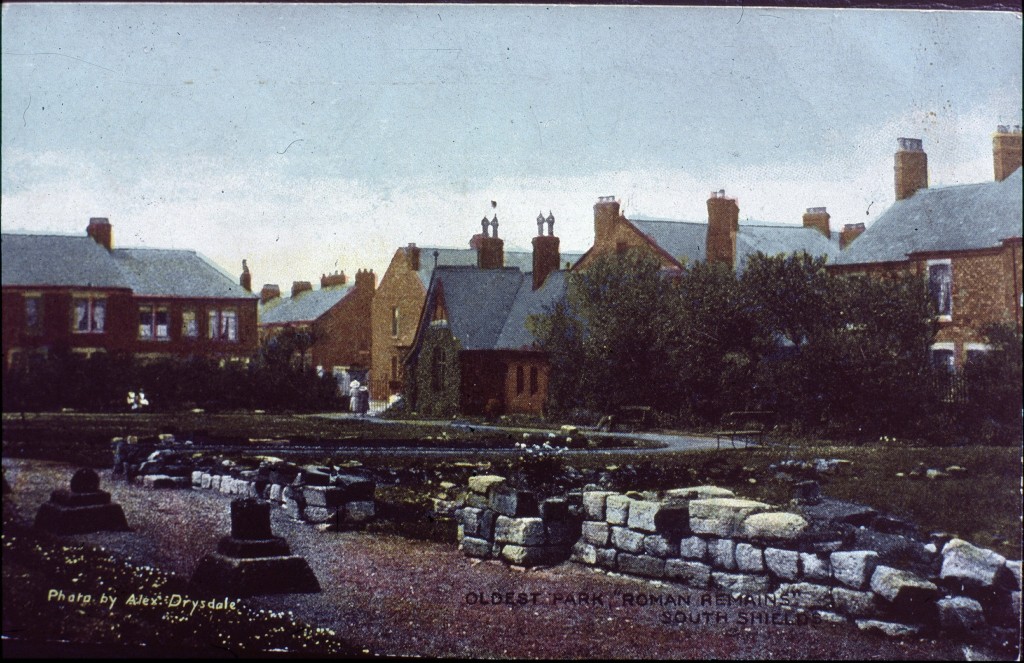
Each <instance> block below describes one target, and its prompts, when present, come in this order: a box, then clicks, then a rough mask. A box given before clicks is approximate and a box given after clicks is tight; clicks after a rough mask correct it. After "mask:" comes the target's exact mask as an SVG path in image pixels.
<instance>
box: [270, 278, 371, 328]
mask: <svg viewBox="0 0 1024 663" xmlns="http://www.w3.org/2000/svg"><path fill="white" fill-rule="evenodd" d="M353 287H355V286H354V285H353V284H346V285H339V286H332V287H330V288H320V289H319V290H307V291H306V292H300V293H299V294H298V295H297V296H295V297H285V298H283V299H281V298H279V299H275V300H271V301H270V302H268V304H266V305H262V306H260V324H261V325H275V324H288V323H295V322H313V321H314V320H316V319H317V318H319V317H320V316H322V315H323V314H324V313H327V311H329V310H331V308H332V307H334V305H335V304H337V303H338V302H340V301H341V300H342V299H344V298H345V296H346V295H348V293H349V292H351V291H352V288H353Z"/></svg>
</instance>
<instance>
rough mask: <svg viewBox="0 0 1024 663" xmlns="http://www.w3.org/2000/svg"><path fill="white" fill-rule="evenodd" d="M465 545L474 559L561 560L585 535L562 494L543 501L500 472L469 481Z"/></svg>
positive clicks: (462, 517)
mask: <svg viewBox="0 0 1024 663" xmlns="http://www.w3.org/2000/svg"><path fill="white" fill-rule="evenodd" d="M456 513H457V516H458V519H459V531H458V539H459V548H460V549H461V550H462V551H463V552H464V553H465V554H466V555H469V556H470V557H477V558H481V559H488V558H499V559H502V560H504V561H506V562H509V563H511V564H517V565H522V566H536V565H541V564H557V563H559V562H563V561H565V560H567V559H568V558H569V553H570V551H571V549H572V545H573V544H574V543H575V542H576V541H577V540H578V539H579V536H580V514H579V513H578V509H570V504H569V502H568V501H567V500H566V499H564V498H561V497H556V498H551V499H546V500H543V501H540V502H538V500H537V497H536V496H535V495H534V494H533V493H530V492H527V491H521V490H515V489H512V488H509V487H508V486H507V485H506V482H505V479H504V478H502V477H499V476H490V475H489V476H477V477H472V478H470V480H469V492H468V494H467V496H466V505H465V506H464V507H463V508H461V509H459V510H458V511H457V512H456Z"/></svg>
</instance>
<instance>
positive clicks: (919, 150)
mask: <svg viewBox="0 0 1024 663" xmlns="http://www.w3.org/2000/svg"><path fill="white" fill-rule="evenodd" d="M896 140H897V142H898V143H899V146H900V149H899V151H898V152H896V168H895V169H896V200H903V199H904V198H909V197H911V196H912V195H914V192H915V191H917V190H918V189H927V188H928V155H927V154H925V152H924V148H923V147H922V143H921V139H920V138H897V139H896Z"/></svg>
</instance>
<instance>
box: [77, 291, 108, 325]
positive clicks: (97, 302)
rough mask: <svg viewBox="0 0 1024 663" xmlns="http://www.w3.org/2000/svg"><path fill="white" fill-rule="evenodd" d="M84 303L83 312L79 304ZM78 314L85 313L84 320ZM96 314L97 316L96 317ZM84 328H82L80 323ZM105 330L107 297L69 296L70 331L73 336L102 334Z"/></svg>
mask: <svg viewBox="0 0 1024 663" xmlns="http://www.w3.org/2000/svg"><path fill="white" fill-rule="evenodd" d="M82 303H84V304H85V308H84V310H82V309H80V306H79V305H80V304H82ZM80 312H84V313H85V317H84V319H83V318H82V317H81V315H80ZM97 314H98V315H97ZM83 322H84V323H85V327H84V328H83V327H82V323H83ZM106 330H107V297H106V295H92V294H72V295H71V331H72V333H75V334H104V333H106Z"/></svg>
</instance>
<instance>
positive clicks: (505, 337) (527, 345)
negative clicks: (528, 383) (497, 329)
mask: <svg viewBox="0 0 1024 663" xmlns="http://www.w3.org/2000/svg"><path fill="white" fill-rule="evenodd" d="M567 285H568V282H567V280H566V272H565V271H562V270H559V271H556V272H551V273H550V274H548V277H547V278H546V279H544V283H543V284H542V285H541V287H539V288H537V289H536V290H534V289H533V274H532V273H530V272H527V273H526V274H524V275H523V282H522V283H521V284H520V285H519V292H518V293H516V298H515V301H514V302H513V303H512V308H511V309H510V310H509V312H508V318H506V320H505V324H504V326H503V327H502V329H501V335H500V336H499V337H498V341H497V342H496V343H495V346H494V349H496V350H530V349H533V344H534V342H535V341H536V338H535V337H534V336H533V334H532V333H530V331H529V329H528V328H527V321H528V320H529V318H530V316H533V315H543V314H546V313H548V312H549V311H550V309H551V308H552V307H554V305H555V304H556V303H557V302H559V301H562V300H564V299H565V294H566V287H567Z"/></svg>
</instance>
